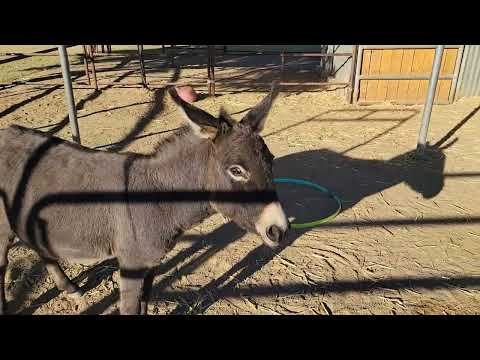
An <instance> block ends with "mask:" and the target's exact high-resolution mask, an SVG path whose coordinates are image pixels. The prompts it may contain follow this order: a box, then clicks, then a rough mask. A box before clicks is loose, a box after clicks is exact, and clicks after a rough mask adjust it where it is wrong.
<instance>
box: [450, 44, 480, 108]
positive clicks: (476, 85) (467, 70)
mask: <svg viewBox="0 0 480 360" xmlns="http://www.w3.org/2000/svg"><path fill="white" fill-rule="evenodd" d="M467 96H480V45H465V50H464V52H463V59H462V66H461V68H460V75H459V79H458V84H457V91H456V93H455V99H460V98H462V97H467Z"/></svg>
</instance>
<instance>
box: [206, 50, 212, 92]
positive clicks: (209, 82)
mask: <svg viewBox="0 0 480 360" xmlns="http://www.w3.org/2000/svg"><path fill="white" fill-rule="evenodd" d="M207 76H208V79H207V87H208V95H209V96H212V52H211V49H210V45H207Z"/></svg>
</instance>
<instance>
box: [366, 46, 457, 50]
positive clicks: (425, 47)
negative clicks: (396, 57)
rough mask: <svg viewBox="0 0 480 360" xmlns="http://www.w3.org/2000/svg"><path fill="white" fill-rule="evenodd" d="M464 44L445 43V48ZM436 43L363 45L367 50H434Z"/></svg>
mask: <svg viewBox="0 0 480 360" xmlns="http://www.w3.org/2000/svg"><path fill="white" fill-rule="evenodd" d="M461 46H462V45H445V49H459V48H460V47H461ZM436 47H437V46H436V45H363V48H364V49H367V50H377V49H379V50H381V49H432V50H434V49H435V48H436Z"/></svg>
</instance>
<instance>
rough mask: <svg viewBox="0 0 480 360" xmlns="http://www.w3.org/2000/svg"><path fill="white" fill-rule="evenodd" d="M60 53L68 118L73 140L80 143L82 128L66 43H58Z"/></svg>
mask: <svg viewBox="0 0 480 360" xmlns="http://www.w3.org/2000/svg"><path fill="white" fill-rule="evenodd" d="M58 53H59V55H60V64H61V65H62V75H63V82H64V84H65V97H66V99H67V105H68V118H69V119H70V128H71V130H72V138H73V141H75V142H77V143H79V144H80V130H79V129H78V123H77V109H76V107H75V100H74V97H73V90H72V79H71V77H70V66H69V63H68V54H67V49H66V47H65V45H58Z"/></svg>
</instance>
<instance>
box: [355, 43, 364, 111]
mask: <svg viewBox="0 0 480 360" xmlns="http://www.w3.org/2000/svg"><path fill="white" fill-rule="evenodd" d="M356 57H357V62H356V64H355V69H353V71H355V79H354V81H353V83H354V86H353V96H352V103H354V102H357V101H358V94H359V92H360V71H361V69H362V62H363V46H362V45H358V47H357V56H356Z"/></svg>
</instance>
